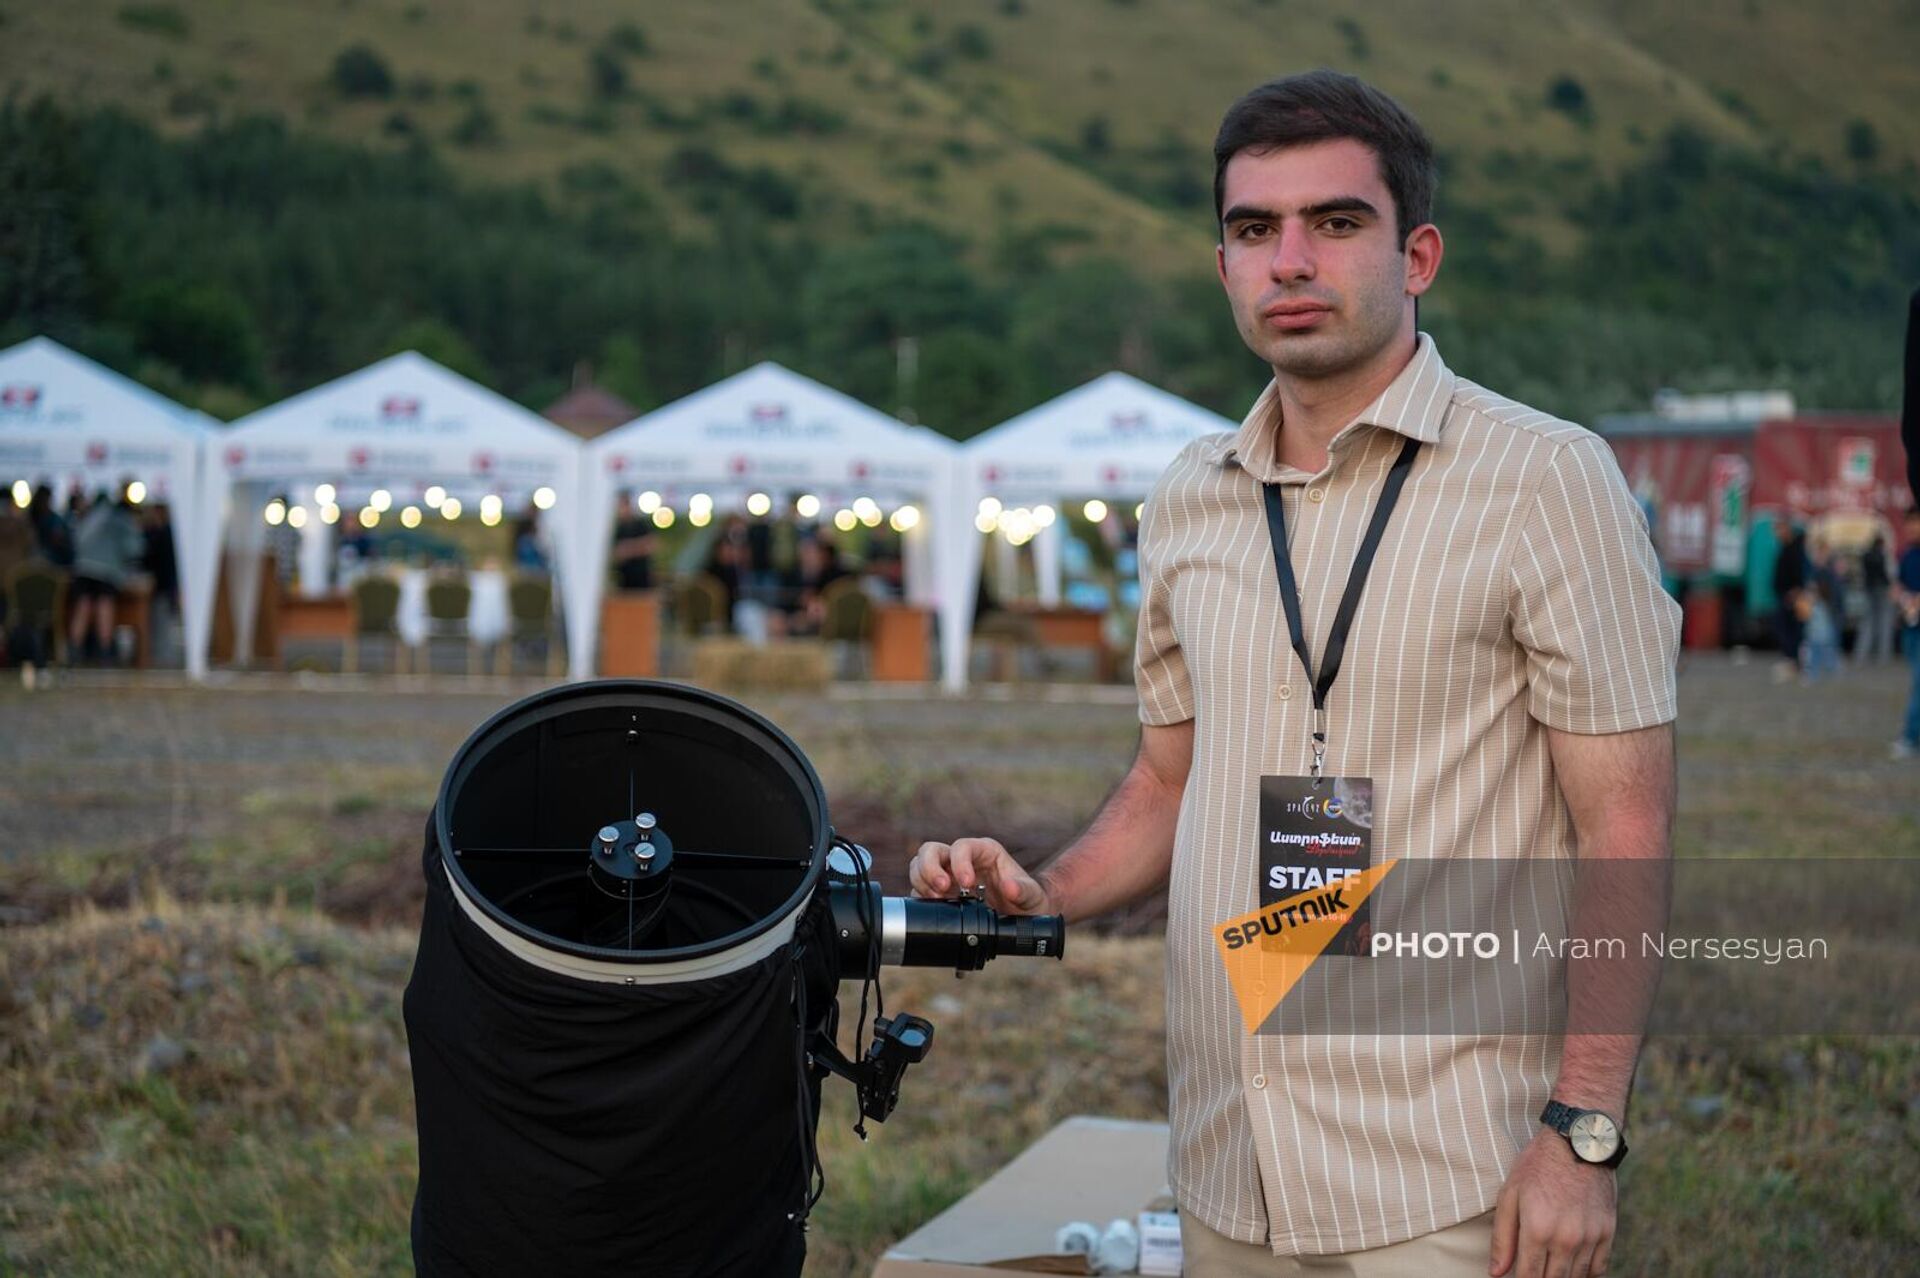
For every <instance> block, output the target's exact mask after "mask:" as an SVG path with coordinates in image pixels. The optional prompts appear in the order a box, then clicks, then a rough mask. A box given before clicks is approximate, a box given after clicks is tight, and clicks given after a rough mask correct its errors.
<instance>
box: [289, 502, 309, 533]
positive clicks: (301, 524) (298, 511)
mask: <svg viewBox="0 0 1920 1278" xmlns="http://www.w3.org/2000/svg"><path fill="white" fill-rule="evenodd" d="M306 526H307V508H306V507H305V506H295V507H294V508H293V509H292V510H289V511H288V512H287V527H289V528H305V527H306Z"/></svg>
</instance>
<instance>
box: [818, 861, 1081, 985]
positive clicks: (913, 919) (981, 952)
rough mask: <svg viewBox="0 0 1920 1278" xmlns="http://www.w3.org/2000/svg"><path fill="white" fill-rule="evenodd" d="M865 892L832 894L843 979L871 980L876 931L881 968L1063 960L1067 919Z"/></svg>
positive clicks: (849, 889)
mask: <svg viewBox="0 0 1920 1278" xmlns="http://www.w3.org/2000/svg"><path fill="white" fill-rule="evenodd" d="M862 891H863V889H862V888H861V887H860V886H859V885H857V884H854V883H844V882H836V883H834V884H832V885H831V886H830V887H829V889H828V892H829V902H830V904H831V905H832V907H833V922H834V930H835V932H836V933H837V934H838V936H839V939H840V968H841V972H842V974H843V976H845V977H849V978H850V977H853V976H855V975H856V974H858V973H861V972H866V973H868V974H872V972H873V970H874V967H875V966H876V965H875V962H874V954H873V947H872V945H871V944H870V939H869V938H870V937H871V936H872V935H873V933H874V932H878V933H879V941H880V945H879V955H878V962H879V963H882V964H888V965H898V966H901V967H950V968H953V969H954V970H955V971H961V972H977V971H979V970H980V969H981V968H983V967H985V966H986V965H987V961H988V960H989V959H994V958H999V957H1000V956H1001V955H1023V956H1026V957H1029V958H1055V959H1057V958H1061V957H1063V956H1064V955H1065V953H1066V948H1067V928H1066V921H1065V920H1064V919H1062V918H1061V917H1060V916H1059V915H1057V914H998V913H995V912H994V911H993V910H992V909H990V908H988V907H987V906H986V905H985V904H984V903H982V902H980V901H976V900H972V899H970V898H969V899H963V900H958V901H927V900H921V899H919V898H917V897H897V896H893V897H883V896H881V895H880V888H879V885H877V884H868V885H867V886H866V887H865V889H864V892H865V894H866V900H865V907H866V908H865V909H862V908H861V907H862V900H861V894H862Z"/></svg>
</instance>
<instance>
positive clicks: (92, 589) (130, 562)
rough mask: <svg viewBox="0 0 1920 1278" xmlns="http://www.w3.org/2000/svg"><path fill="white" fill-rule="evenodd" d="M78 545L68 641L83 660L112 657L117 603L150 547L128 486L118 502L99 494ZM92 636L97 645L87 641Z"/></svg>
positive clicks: (75, 544)
mask: <svg viewBox="0 0 1920 1278" xmlns="http://www.w3.org/2000/svg"><path fill="white" fill-rule="evenodd" d="M73 548H74V549H73V584H72V585H71V586H70V587H69V588H68V597H69V598H70V599H71V600H72V601H73V611H72V616H71V617H70V618H69V620H68V623H67V643H68V645H69V648H70V650H71V652H73V653H75V654H77V655H78V656H79V657H80V658H81V660H83V661H84V660H88V659H90V658H92V659H98V660H102V661H110V660H112V657H113V613H114V601H115V599H116V598H118V596H119V594H120V587H121V586H123V585H125V584H126V580H127V578H128V577H129V576H131V575H132V573H133V571H134V570H135V569H136V568H137V567H139V564H140V556H141V554H142V553H143V552H144V551H145V550H146V540H145V538H143V537H142V536H141V535H140V524H139V521H138V519H137V518H136V517H135V515H134V507H133V503H132V502H130V501H128V500H127V496H126V487H125V485H122V486H121V489H120V498H119V500H118V501H114V500H111V499H109V498H108V496H107V494H106V493H104V492H102V493H100V494H99V495H98V496H97V497H96V498H95V500H94V502H93V504H92V505H91V506H89V507H88V508H87V513H86V514H84V515H82V516H81V517H80V523H79V526H78V527H76V528H75V529H74V534H73ZM89 623H91V625H89ZM89 638H91V640H92V643H88V642H87V640H88V639H89Z"/></svg>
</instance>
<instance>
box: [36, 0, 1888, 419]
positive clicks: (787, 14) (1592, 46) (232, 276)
mask: <svg viewBox="0 0 1920 1278" xmlns="http://www.w3.org/2000/svg"><path fill="white" fill-rule="evenodd" d="M0 46H4V48H5V50H6V52H7V55H8V56H7V57H6V59H5V61H4V67H5V70H4V72H0V94H4V95H5V96H6V97H7V98H9V99H10V100H11V101H12V102H13V103H14V106H13V107H12V108H10V110H11V112H12V114H11V115H10V116H9V119H10V120H12V121H13V123H12V124H10V125H8V126H7V127H8V128H10V129H14V130H15V131H14V132H11V133H8V134H7V136H6V137H5V138H4V139H0V141H6V143H7V145H6V146H4V147H0V338H6V339H11V338H12V337H16V336H20V335H24V334H25V333H27V332H37V331H47V332H53V333H55V335H64V337H65V339H66V340H69V341H72V342H73V343H74V344H76V345H79V346H81V347H82V348H84V349H88V350H89V351H90V352H92V353H94V354H96V355H98V356H99V357H101V358H104V359H107V360H108V361H109V362H111V363H114V364H116V365H117V366H120V367H123V368H126V369H127V370H128V371H130V372H133V373H135V374H136V375H138V376H141V377H143V378H145V379H146V380H148V381H149V382H151V383H153V384H155V385H157V386H159V387H161V388H162V389H165V390H167V391H169V392H170V393H174V394H178V395H180V396H182V397H184V398H188V399H193V400H196V401H198V402H201V403H203V404H205V405H206V406H207V407H208V408H209V409H210V411H214V412H216V413H222V414H231V413H234V412H238V411H241V410H243V409H245V408H246V407H248V406H250V405H252V404H255V403H259V402H263V401H265V400H267V399H271V398H273V397H276V396H278V395H281V394H285V393H288V392H289V391H292V390H297V389H300V388H302V387H304V386H307V385H311V384H312V383H313V382H315V381H317V380H321V379H322V378H324V377H327V376H332V375H336V374H338V373H339V372H342V371H344V370H345V369H347V368H350V367H353V366H354V363H355V361H359V360H363V359H366V358H372V357H374V356H377V355H378V354H380V353H383V352H384V351H385V350H387V349H391V348H394V347H395V346H397V345H405V344H411V345H416V346H421V347H424V348H426V349H428V350H429V353H433V354H436V355H437V356H439V357H441V358H443V359H448V360H450V361H451V362H454V363H456V364H458V365H462V366H464V367H466V368H468V369H469V370H470V371H472V372H474V373H476V374H477V375H481V376H484V377H487V378H489V379H490V380H493V381H494V382H495V384H497V385H500V386H501V387H502V388H503V389H505V390H506V391H507V392H508V393H510V394H513V395H515V396H517V397H519V398H522V399H523V400H526V401H528V402H538V401H540V400H541V398H542V397H544V396H547V395H549V394H551V393H553V392H555V391H556V390H557V389H559V388H561V387H563V386H564V384H565V381H566V378H567V376H568V375H569V372H570V370H571V368H572V366H573V364H574V362H575V361H577V360H580V359H592V360H595V361H597V362H598V363H599V365H600V366H601V368H602V370H603V371H604V372H606V373H607V374H608V376H609V378H610V380H611V381H612V382H614V383H615V384H616V389H620V390H622V391H623V393H626V394H628V395H630V396H631V397H633V398H635V399H636V400H637V401H640V402H642V403H652V402H658V401H659V400H660V399H662V398H665V397H669V396H671V395H674V394H678V393H682V392H684V391H686V390H689V389H692V388H694V387H696V386H698V385H701V384H703V383H704V382H705V381H708V380H711V379H712V378H714V377H717V376H719V375H722V374H724V373H726V372H729V371H733V370H734V369H737V368H739V367H741V366H743V365H744V364H745V363H748V362H751V361H752V360H753V359H756V358H777V359H783V360H785V361H787V362H790V363H792V364H794V365H796V366H798V367H801V368H803V369H805V370H806V371H808V372H811V373H813V374H814V375H816V376H820V377H823V378H825V379H826V380H828V381H830V382H832V383H833V384H835V385H838V386H841V387H842V388H844V389H847V390H849V391H851V392H853V393H855V394H859V395H862V396H863V397H865V398H868V399H870V400H872V401H874V402H876V403H882V404H885V405H887V406H889V407H898V406H900V405H901V404H903V403H905V402H907V400H908V398H909V396H911V399H912V401H913V402H914V403H915V404H916V405H917V406H919V407H920V409H921V410H922V415H923V416H925V417H926V418H927V419H928V420H930V421H933V422H934V424H936V425H939V426H940V427H941V428H943V429H947V430H950V431H953V432H954V433H956V434H962V435H964V434H967V433H970V432H971V431H973V430H977V429H979V428H980V427H981V426H984V425H988V424H991V423H992V422H993V421H996V420H999V418H1000V417H1001V416H1004V415H1006V414H1008V413H1011V412H1013V411H1017V410H1018V409H1020V408H1022V407H1025V406H1027V405H1029V404H1031V403H1032V402H1034V401H1035V400H1036V399H1038V398H1041V397H1044V396H1045V395H1048V394H1053V393H1057V392H1058V391H1060V390H1063V389H1065V388H1066V387H1067V386H1070V385H1072V384H1073V383H1074V382H1075V381H1078V380H1081V379H1084V378H1085V377H1088V376H1092V375H1093V374H1095V373H1097V372H1099V371H1102V370H1104V369H1105V368H1108V367H1113V366H1121V367H1126V368H1128V369H1129V370H1130V371H1134V372H1136V373H1139V374H1141V375H1143V376H1147V377H1150V378H1154V379H1155V380H1159V381H1161V382H1162V383H1163V384H1166V385H1168V386H1169V387H1171V388H1172V389H1174V390H1176V391H1178V392H1180V393H1183V394H1187V395H1190V396H1192V397H1195V398H1197V399H1200V400H1202V401H1204V402H1207V403H1209V404H1210V405H1212V406H1214V407H1216V408H1219V409H1220V410H1222V411H1225V412H1229V413H1235V414H1237V413H1238V412H1239V411H1240V409H1241V408H1242V407H1243V406H1244V403H1245V399H1246V397H1247V396H1248V395H1249V394H1250V393H1251V390H1252V388H1253V387H1255V386H1257V384H1258V381H1259V380H1260V370H1259V369H1258V368H1257V367H1255V366H1252V365H1251V364H1250V363H1249V361H1248V360H1247V359H1246V357H1245V356H1244V353H1242V352H1239V351H1238V348H1237V344H1236V343H1235V341H1234V338H1233V335H1232V332H1231V329H1230V328H1228V327H1227V325H1226V324H1225V322H1224V308H1223V307H1222V305H1221V303H1220V302H1219V300H1218V297H1217V291H1216V290H1215V289H1214V286H1213V285H1211V283H1210V279H1209V277H1210V273H1211V272H1210V262H1209V254H1208V248H1209V245H1210V237H1211V232H1212V227H1211V210H1210V198H1211V197H1210V185H1209V184H1210V179H1211V160H1210V154H1209V142H1210V137H1211V133H1212V130H1213V128H1214V126H1215V124H1216V122H1217V120H1218V118H1219V115H1220V112H1221V110H1222V108H1223V107H1224V106H1225V104H1226V103H1227V102H1228V101H1230V100H1231V99H1232V98H1233V97H1234V96H1235V95H1236V94H1237V93H1238V92H1240V91H1241V90H1243V89H1244V88H1246V87H1248V86H1250V85H1252V84H1254V83H1257V82H1258V81H1260V80H1262V79H1264V78H1267V77H1269V76H1271V75H1275V74H1279V73H1283V72H1286V71H1290V70H1297V69H1301V68H1305V67H1310V66H1315V65H1322V64H1327V65H1335V66H1340V67H1343V68H1346V69H1351V70H1353V71H1355V72H1357V73H1359V74H1362V75H1364V76H1366V77H1368V78H1369V79H1372V80H1374V81H1375V82H1376V83H1378V84H1380V85H1382V86H1383V87H1385V88H1387V89H1388V90H1390V91H1392V92H1394V93H1395V94H1397V95H1399V96H1400V97H1402V98H1403V99H1404V100H1405V101H1406V102H1407V103H1408V104H1409V105H1410V106H1411V107H1412V108H1413V109H1414V110H1415V111H1416V112H1417V113H1418V114H1419V115H1420V116H1421V118H1422V119H1423V120H1424V121H1425V122H1426V123H1427V125H1428V126H1429V128H1430V129H1431V130H1432V132H1433V133H1434V135H1435V137H1436V140H1437V142H1438V145H1439V147H1440V149H1441V154H1442V164H1443V178H1442V185H1441V205H1440V209H1441V222H1442V226H1443V229H1444V230H1446V231H1447V233H1448V264H1447V269H1446V274H1445V277H1444V278H1443V282H1442V286H1441V288H1440V290H1439V291H1438V292H1437V293H1436V294H1435V295H1434V296H1433V298H1432V299H1431V302H1430V304H1429V305H1428V306H1426V307H1425V308H1424V310H1423V322H1425V323H1426V324H1427V325H1428V326H1429V327H1431V328H1433V329H1434V330H1435V331H1436V333H1437V334H1438V335H1440V336H1441V337H1442V340H1443V345H1444V348H1445V349H1446V351H1447V353H1448V355H1449V358H1450V359H1451V360H1453V362H1455V363H1456V365H1457V366H1459V367H1461V368H1462V371H1464V372H1466V373H1468V375H1470V376H1475V377H1477V378H1479V379H1481V380H1484V381H1487V382H1489V383H1492V384H1495V385H1498V386H1499V387H1500V388H1501V389H1503V390H1508V391H1510V392H1512V393H1515V394H1519V395H1522V396H1527V397H1531V398H1532V399H1534V400H1535V402H1538V403H1540V404H1542V406H1544V407H1548V408H1552V409H1555V410H1557V411H1561V412H1564V413H1568V414H1574V415H1591V414H1592V413H1594V412H1598V411H1604V410H1607V409H1612V408H1622V407H1630V406H1637V405H1640V404H1643V403H1644V402H1645V399H1646V396H1647V395H1648V394H1649V393H1650V392H1651V391H1652V390H1653V389H1654V388H1655V387H1657V386H1662V385H1677V386H1681V387H1684V388H1714V387H1723V386H1726V385H1730V384H1750V383H1754V382H1765V383H1767V384H1779V385H1786V386H1789V387H1791V388H1793V389H1795V390H1796V391H1798V392H1799V393H1800V394H1801V396H1802V399H1803V401H1804V402H1807V403H1809V404H1817V405H1822V406H1828V407H1851V408H1871V407H1886V406H1889V405H1891V403H1892V402H1893V399H1894V396H1895V394H1896V387H1897V380H1898V379H1897V354H1896V352H1897V344H1898V332H1897V325H1898V319H1899V314H1900V310H1901V299H1902V298H1903V297H1904V294H1905V291H1906V290H1907V289H1908V288H1910V287H1911V286H1912V285H1913V283H1914V282H1916V279H1917V278H1920V229H1916V227H1920V202H1917V197H1920V176H1917V174H1920V112H1916V111H1914V110H1913V109H1912V108H1913V105H1914V104H1915V103H1916V102H1920V70H1916V66H1915V64H1914V62H1913V60H1912V59H1911V57H1910V56H1909V55H1910V51H1911V50H1912V49H1913V48H1915V47H1920V7H1916V6H1915V5H1914V4H1912V3H1911V0H1859V2H1858V3H1849V4H1847V5H1844V6H1827V7H1824V8H1816V7H1809V6H1804V5H1794V4H1788V3H1784V2H1783V0H1744V2H1741V0H1706V2H1703V3H1697V4H1691V5H1685V6H1675V5H1671V4H1656V3H1653V2H1652V0H1564V2H1562V3H1556V4H1544V3H1531V2H1527V0H1485V2H1483V3H1476V4H1472V5H1467V4H1461V3H1453V4H1434V3H1431V0H1376V2H1375V3H1373V4H1370V5H1368V6H1366V7H1365V8H1364V10H1363V11H1362V10H1357V9H1356V10H1352V11H1349V12H1347V13H1344V14H1343V13H1341V12H1339V11H1329V10H1327V9H1325V8H1323V7H1314V6H1308V5H1305V4H1303V3H1300V2H1299V0H941V2H939V3H936V2H935V0H903V2H901V3H882V2H880V0H813V2H812V3H807V2H805V0H759V2H757V3H752V4H744V5H722V4H710V3H694V2H689V0H683V2H681V3H664V2H639V3H634V2H628V3H614V2H612V0H333V2H330V3H324V4H323V3H295V2H293V0H63V2H62V3H60V4H48V3H38V2H28V0H0ZM42 98H45V99H46V100H48V101H50V102H52V103H54V104H57V108H58V109H57V112H56V115H57V117H58V119H53V118H51V117H44V116H43V117H38V119H39V122H38V123H35V124H26V123H22V121H24V120H25V119H26V112H27V104H29V103H32V102H35V101H38V100H40V99H42ZM267 122H274V123H272V124H269V123H267ZM21 130H24V131H21ZM343 148H344V149H343ZM8 152H10V154H9V153H8ZM36 157H37V158H36ZM56 188H57V189H56ZM50 209H53V210H59V209H65V210H67V212H65V213H58V214H56V213H50V212H48V210H50ZM49 237H50V241H51V242H52V243H54V244H55V245H56V246H57V251H54V250H49V249H48V248H47V247H46V245H47V243H48V242H49ZM26 246H32V251H29V250H28V247H26ZM50 262H51V263H52V265H49V263H50ZM183 297H184V298H186V300H187V301H188V302H190V303H191V305H190V306H187V307H186V310H187V311H189V312H192V317H191V318H192V323H187V324H184V326H183V323H182V322H181V321H179V320H177V319H176V318H174V316H175V315H176V313H177V312H178V311H179V310H180V307H179V306H178V305H176V303H178V302H180V300H181V299H182V298H183ZM208 332H214V333H216V337H215V338H214V339H211V340H212V345H213V347H214V348H215V356H216V357H213V358H209V357H208V356H207V355H206V351H207V350H208V342H209V340H210V339H209V338H208V337H207V334H208ZM905 336H911V337H914V338H916V339H917V340H918V341H919V343H920V349H921V362H920V368H921V373H920V380H919V382H918V383H917V384H916V385H914V386H912V387H906V386H902V385H900V384H898V383H897V381H896V379H895V372H896V366H895V361H894V358H893V353H892V344H893V342H894V341H895V339H897V338H900V337H905Z"/></svg>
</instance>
